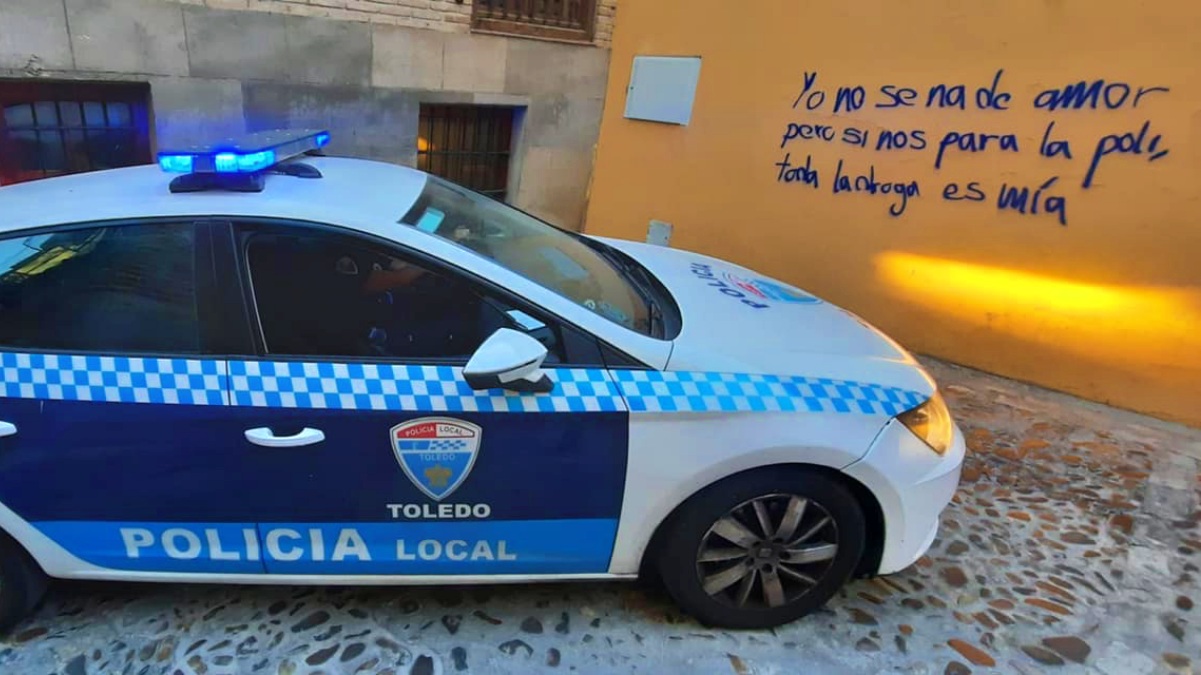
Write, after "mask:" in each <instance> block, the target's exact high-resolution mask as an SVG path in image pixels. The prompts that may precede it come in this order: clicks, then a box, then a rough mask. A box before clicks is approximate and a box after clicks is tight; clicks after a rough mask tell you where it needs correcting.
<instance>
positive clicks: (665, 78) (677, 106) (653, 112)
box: [625, 56, 701, 125]
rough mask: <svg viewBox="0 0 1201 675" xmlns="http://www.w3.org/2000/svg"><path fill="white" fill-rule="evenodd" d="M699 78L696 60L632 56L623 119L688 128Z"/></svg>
mask: <svg viewBox="0 0 1201 675" xmlns="http://www.w3.org/2000/svg"><path fill="white" fill-rule="evenodd" d="M700 77H701V59H700V57H698V56H635V57H634V69H633V70H632V71H630V86H629V88H628V89H627V90H626V113H625V116H626V117H627V118H628V119H632V120H647V121H650V122H666V123H668V124H680V125H687V124H688V122H689V120H691V119H692V103H693V101H694V100H695V99H696V84H697V82H698V81H699V80H700Z"/></svg>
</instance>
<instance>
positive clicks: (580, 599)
mask: <svg viewBox="0 0 1201 675" xmlns="http://www.w3.org/2000/svg"><path fill="white" fill-rule="evenodd" d="M930 366H931V369H932V372H933V373H934V375H935V377H936V378H937V379H938V380H939V382H940V383H941V384H942V385H943V388H944V391H945V392H946V396H947V400H948V402H949V404H950V406H951V408H952V410H953V412H954V413H955V415H956V417H957V419H958V420H959V421H960V425H961V427H962V428H963V430H964V432H965V433H966V434H967V435H968V439H969V440H968V445H969V448H970V450H969V455H968V460H967V465H966V467H965V470H964V475H963V484H962V486H961V489H960V491H959V493H958V495H957V496H956V498H955V501H954V503H953V504H952V505H951V506H950V507H948V509H947V511H946V512H945V513H944V516H943V523H942V530H941V535H940V536H939V538H938V540H937V541H936V542H935V544H934V547H933V548H932V549H931V550H930V552H929V554H928V555H927V556H926V557H924V558H922V559H921V560H920V561H919V562H918V564H917V565H915V566H913V567H912V568H910V569H908V570H906V571H904V572H902V573H900V574H897V575H894V576H891V577H888V578H882V579H875V580H865V581H859V582H856V583H854V584H852V585H851V586H850V587H848V588H847V589H846V591H845V592H844V593H843V594H842V595H841V596H840V597H838V598H836V599H834V600H833V601H831V602H830V603H829V605H828V606H827V607H826V608H825V609H824V610H822V611H820V612H818V613H817V614H815V615H812V616H810V617H808V618H806V619H803V620H801V621H798V622H796V623H794V624H791V625H788V626H785V627H783V628H779V629H776V630H774V631H759V632H734V631H724V630H709V629H706V628H704V627H703V626H700V625H698V624H697V623H696V622H694V621H692V620H690V619H688V618H687V617H684V616H682V615H680V614H679V613H678V612H677V611H676V610H675V609H674V608H673V606H672V605H671V603H670V602H669V601H667V600H666V599H665V598H664V597H662V595H660V594H659V593H658V592H657V591H655V590H653V589H644V588H641V587H640V586H638V585H634V584H616V583H613V584H564V585H559V584H542V585H531V586H520V587H509V586H489V587H470V588H463V587H443V588H350V589H340V588H294V587H220V586H159V585H136V584H80V583H66V582H60V583H57V584H56V585H55V586H54V587H53V589H52V591H51V594H50V596H49V598H48V600H47V601H46V603H45V604H44V606H43V607H42V608H41V609H40V610H39V611H38V613H37V614H36V616H34V617H33V618H32V619H30V620H28V621H26V622H25V623H24V624H22V625H21V626H19V627H18V628H17V629H16V630H15V631H14V632H13V633H12V635H11V636H10V637H9V638H8V639H7V640H6V641H0V673H5V674H8V673H20V674H24V673H37V674H39V675H40V674H44V673H52V672H60V673H67V674H68V675H80V674H82V673H128V674H149V673H166V674H175V673H181V674H186V675H193V674H195V675H219V674H222V673H269V674H275V673H281V674H297V675H299V674H302V673H330V674H332V673H389V674H395V675H401V674H405V673H423V674H435V673H448V674H449V673H457V672H459V671H465V672H469V673H473V672H479V673H492V672H545V673H557V672H563V671H568V672H580V673H594V672H604V673H609V672H644V673H690V674H691V673H733V674H735V675H748V674H768V673H840V674H841V673H879V672H890V673H935V674H937V673H969V672H971V673H991V672H1004V673H1022V674H1033V673H1044V672H1046V673H1065V674H1067V673H1104V674H1107V675H1139V674H1143V673H1172V672H1175V673H1189V672H1192V671H1193V669H1194V668H1195V667H1196V666H1195V665H1194V664H1199V663H1201V636H1198V634H1197V631H1196V630H1194V625H1195V624H1196V623H1197V622H1198V612H1201V609H1194V607H1193V605H1194V601H1201V589H1199V584H1201V580H1199V577H1201V572H1199V571H1198V567H1197V565H1198V561H1201V556H1199V555H1198V551H1201V531H1199V530H1198V522H1199V521H1201V511H1199V510H1198V491H1199V487H1201V485H1199V484H1198V479H1199V477H1201V476H1199V474H1198V464H1197V458H1201V431H1197V430H1188V429H1185V428H1182V427H1177V426H1173V425H1169V424H1165V423H1161V422H1157V421H1155V420H1151V419H1149V418H1146V417H1141V416H1138V415H1134V414H1131V413H1127V412H1123V411H1118V410H1114V409H1110V408H1105V407H1103V406H1099V405H1095V404H1090V403H1084V402H1081V401H1078V400H1076V399H1072V398H1070V397H1067V396H1062V395H1059V394H1054V393H1050V392H1046V391H1043V390H1039V389H1035V388H1032V387H1027V386H1025V385H1021V384H1017V383H1014V382H1011V381H1007V380H1003V379H1001V378H997V377H993V376H989V375H984V374H981V373H977V372H974V371H970V370H966V369H962V368H956V367H953V366H947V365H944V364H940V363H931V364H930Z"/></svg>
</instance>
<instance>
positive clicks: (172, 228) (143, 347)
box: [0, 222, 201, 353]
mask: <svg viewBox="0 0 1201 675" xmlns="http://www.w3.org/2000/svg"><path fill="white" fill-rule="evenodd" d="M195 256H196V247H195V228H194V227H193V225H192V223H191V222H174V223H172V222H166V223H153V224H127V225H111V226H103V227H82V228H81V227H71V228H69V229H62V230H57V231H50V232H44V233H39V234H32V235H30V234H27V235H20V236H15V237H6V238H3V239H0V348H16V349H35V350H48V351H71V352H118V353H138V352H149V353H197V352H199V351H201V344H200V343H201V338H200V330H199V323H200V322H199V318H198V307H197V279H196V262H195V261H196V258H195Z"/></svg>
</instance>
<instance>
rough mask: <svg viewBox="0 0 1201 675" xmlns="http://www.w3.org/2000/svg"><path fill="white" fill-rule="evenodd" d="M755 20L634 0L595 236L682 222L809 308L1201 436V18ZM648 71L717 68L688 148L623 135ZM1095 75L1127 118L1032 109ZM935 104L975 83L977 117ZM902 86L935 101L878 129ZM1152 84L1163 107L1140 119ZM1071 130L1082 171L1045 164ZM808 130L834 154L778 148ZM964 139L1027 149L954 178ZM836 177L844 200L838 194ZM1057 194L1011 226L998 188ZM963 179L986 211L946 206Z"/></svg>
mask: <svg viewBox="0 0 1201 675" xmlns="http://www.w3.org/2000/svg"><path fill="white" fill-rule="evenodd" d="M753 5H754V6H753V7H752V6H751V5H750V4H747V3H740V2H730V1H729V0H622V3H621V5H620V11H619V12H618V13H617V16H618V19H617V28H616V32H615V35H614V43H613V59H612V65H611V66H610V70H609V78H610V79H609V85H608V92H607V96H608V98H607V103H606V106H605V112H604V118H603V120H602V124H601V135H600V141H599V145H598V149H597V158H596V167H595V171H594V176H593V183H592V189H591V196H590V202H589V209H588V214H587V220H586V231H587V232H589V233H592V234H600V235H608V236H618V237H626V238H632V239H639V240H642V239H644V238H645V236H646V231H647V226H648V221H649V220H650V219H652V218H654V219H659V220H665V221H668V222H670V223H671V224H672V225H673V226H674V234H673V237H672V241H671V245H672V246H673V247H678V248H685V249H692V250H697V251H701V252H704V253H708V254H711V255H716V256H719V257H723V258H726V259H730V260H733V261H735V262H738V263H740V264H744V265H747V266H749V267H753V268H755V269H758V270H760V271H762V272H764V273H766V274H769V275H772V276H776V277H779V278H782V279H784V280H787V281H789V282H792V283H794V284H797V285H799V286H801V287H804V288H807V289H809V290H811V291H813V292H816V293H818V294H819V295H822V296H824V297H826V298H827V299H829V300H831V301H833V302H835V303H838V304H841V305H843V306H845V307H847V308H849V309H851V310H853V311H855V312H857V313H859V314H861V315H863V316H864V317H865V318H867V319H868V320H870V321H872V322H873V323H875V324H876V325H878V326H880V327H881V328H882V329H884V330H886V331H887V332H889V333H890V334H892V335H893V336H894V337H896V338H897V339H898V340H900V341H901V342H902V343H904V344H905V345H907V346H908V347H910V348H911V349H913V350H915V351H917V352H920V353H927V354H932V355H936V356H940V357H943V358H946V359H949V360H951V361H955V362H959V363H963V364H967V365H971V366H975V367H979V368H982V369H985V370H989V371H993V372H996V373H1000V374H1003V375H1007V376H1010V377H1015V378H1018V379H1022V380H1028V381H1032V382H1036V383H1039V384H1042V385H1045V386H1049V387H1052V388H1056V389H1060V390H1064V391H1069V392H1072V393H1075V394H1078V395H1081V396H1084V397H1087V398H1092V399H1096V400H1100V401H1105V402H1108V403H1112V404H1114V405H1118V406H1123V407H1128V408H1132V409H1137V410H1140V411H1144V412H1147V413H1151V414H1154V415H1157V416H1160V417H1163V418H1167V419H1173V420H1180V421H1185V422H1187V423H1191V424H1193V425H1201V199H1199V195H1201V38H1199V37H1198V36H1201V2H1196V0H1164V1H1162V2H1156V3H1127V2H1113V1H1112V0H1111V1H1109V2H1104V1H1100V0H1007V1H1006V2H990V3H963V4H959V5H957V4H955V3H947V2H945V0H909V1H908V2H895V0H858V1H856V2H838V1H835V0H825V1H824V2H805V3H800V2H794V1H791V0H768V1H767V2H759V3H753ZM638 54H643V55H660V56H672V55H675V56H681V55H687V56H697V55H699V56H701V57H702V67H701V75H700V84H699V86H698V89H697V99H696V104H695V107H694V109H693V116H692V121H691V123H690V125H689V126H687V127H680V126H673V125H666V124H658V123H652V122H643V121H634V120H627V119H624V117H623V112H624V108H625V98H626V87H627V85H628V84H629V75H630V68H631V64H632V59H633V57H634V56H635V55H638ZM1002 69H1003V71H1004V72H1003V74H1002V75H1001V78H1000V82H999V86H998V87H997V88H996V93H997V94H1002V93H1008V94H1009V95H1010V98H1008V99H1004V98H997V97H991V96H983V97H980V99H979V102H980V103H983V104H984V105H985V108H983V109H982V108H980V107H978V99H977V94H978V92H977V90H978V89H980V88H982V87H988V86H989V85H990V84H991V83H992V81H993V78H994V76H995V75H996V73H997V71H998V70H1002ZM806 73H809V78H810V79H811V80H812V81H811V83H810V84H811V86H810V88H809V92H808V93H807V94H806V95H805V96H802V97H800V99H799V104H798V105H796V107H795V108H794V102H797V101H798V95H799V94H801V92H802V90H803V89H804V87H805V84H806ZM1098 79H1104V80H1105V81H1106V83H1107V84H1110V83H1124V84H1125V85H1128V86H1129V88H1130V92H1131V93H1130V94H1129V96H1128V97H1127V98H1126V100H1125V102H1124V103H1123V102H1122V101H1121V98H1122V93H1123V91H1125V89H1124V88H1123V87H1122V86H1120V85H1118V86H1114V87H1112V88H1110V89H1109V94H1110V100H1111V102H1113V103H1115V104H1121V105H1120V106H1118V107H1117V108H1116V109H1109V108H1108V107H1107V106H1106V104H1105V103H1103V102H1102V103H1099V104H1098V106H1097V109H1091V108H1090V107H1087V105H1086V107H1084V108H1083V109H1060V110H1054V111H1051V110H1047V109H1042V108H1038V107H1036V106H1035V102H1036V100H1038V99H1039V95H1040V92H1043V91H1044V90H1046V89H1050V88H1053V87H1063V86H1064V85H1068V84H1072V83H1077V82H1080V81H1081V80H1085V81H1088V82H1090V83H1091V82H1093V81H1095V80H1098ZM939 84H945V85H947V88H948V89H951V88H953V87H954V86H955V85H957V84H964V85H966V87H965V93H966V96H965V97H964V100H965V109H962V110H961V109H959V108H958V107H953V105H949V107H945V108H940V107H939V106H938V103H937V102H935V104H934V105H933V106H932V107H927V105H926V104H927V96H928V94H929V90H930V88H931V87H934V86H936V85H939ZM888 85H891V86H892V88H891V89H890V91H895V92H897V94H898V95H899V96H901V97H902V98H906V97H908V94H906V93H901V92H902V90H903V89H904V88H906V87H910V88H912V89H914V90H916V94H915V95H914V96H913V98H912V102H913V104H914V105H912V106H900V105H898V106H897V107H892V108H885V107H877V104H880V103H889V102H892V101H893V100H894V99H893V97H891V96H887V95H885V94H882V92H881V88H882V87H884V86H888ZM856 86H862V87H863V88H864V105H863V107H862V108H860V109H857V110H853V111H852V110H846V109H843V110H840V111H838V112H834V110H833V107H834V104H835V101H836V98H837V91H838V89H839V87H847V88H853V87H856ZM1152 87H1166V88H1168V89H1169V91H1167V92H1163V91H1152V92H1146V93H1144V95H1143V96H1142V97H1141V98H1140V99H1139V100H1138V105H1137V107H1136V106H1134V100H1135V98H1136V95H1137V93H1138V90H1139V89H1140V88H1143V89H1144V90H1145V89H1149V88H1152ZM819 91H822V92H825V98H824V101H822V100H821V97H820V96H813V97H812V98H810V96H809V95H810V94H814V93H815V92H819ZM849 91H853V89H849ZM953 96H954V93H953V91H952V92H951V93H950V94H949V97H948V101H947V103H948V104H953V103H954V100H953ZM1046 98H1047V97H1046V96H1044V97H1043V100H1044V102H1045V99H1046ZM990 102H991V103H993V104H994V105H996V106H1001V107H1004V108H1006V109H1003V110H1002V109H997V108H996V107H989V104H990ZM844 103H845V101H844ZM809 106H812V107H813V110H809V109H808V107H809ZM1052 122H1054V128H1053V130H1052V131H1051V134H1050V138H1051V140H1058V141H1067V142H1068V143H1070V145H1069V146H1068V147H1069V150H1070V152H1071V158H1070V159H1069V158H1067V157H1065V156H1063V155H1062V154H1057V155H1056V156H1053V157H1047V156H1043V154H1042V152H1040V145H1041V141H1042V139H1043V135H1044V133H1045V131H1046V129H1047V126H1048V125H1049V124H1050V123H1052ZM1146 122H1149V123H1150V126H1149V128H1148V131H1147V132H1146V134H1145V135H1144V136H1143V138H1142V139H1141V141H1139V140H1138V139H1137V137H1138V134H1139V131H1140V129H1141V128H1142V127H1143V125H1144V123H1146ZM790 124H797V125H801V124H808V125H826V126H829V127H832V128H833V134H834V138H833V140H831V141H825V140H820V139H805V138H801V137H797V138H795V139H793V140H791V141H789V142H788V143H787V144H786V145H785V147H783V148H781V143H782V141H783V139H784V137H785V136H786V135H787V132H788V130H789V125H790ZM848 129H855V130H858V131H860V132H862V133H863V134H865V135H866V136H867V138H868V141H867V147H860V146H858V145H854V144H852V143H848V142H845V141H846V140H852V141H853V140H855V134H854V133H853V132H848V131H847V130H848ZM885 130H890V131H894V132H895V131H904V132H906V140H907V141H911V139H912V136H913V135H912V132H913V131H922V132H924V134H921V136H923V137H924V139H925V148H924V149H914V148H912V147H906V148H904V149H887V148H881V149H877V146H876V144H877V139H878V138H879V137H880V135H881V132H882V131H885ZM794 131H796V129H794ZM970 132H974V133H977V134H980V133H989V134H1013V135H1014V141H1015V142H1016V145H1017V151H1012V150H1002V149H1001V148H1000V147H998V142H997V141H996V140H989V141H988V145H987V147H985V148H984V149H983V150H979V151H976V152H970V151H967V150H961V149H960V148H959V144H960V142H957V141H955V140H954V139H955V137H954V136H952V137H951V138H950V141H949V145H948V147H947V149H946V151H945V152H944V154H943V158H942V165H941V167H940V168H937V169H936V168H935V166H934V165H935V162H936V160H937V155H938V149H939V147H940V145H941V144H942V142H943V141H944V139H946V137H947V134H948V133H958V134H960V137H963V136H965V135H967V134H968V133H970ZM1126 133H1133V136H1130V137H1125V138H1122V134H1126ZM1110 135H1116V136H1110ZM1107 137H1109V140H1105V139H1106V138H1107ZM844 139H845V140H844ZM962 143H963V144H964V145H967V144H968V141H966V140H965V141H962ZM1099 143H1104V144H1105V146H1106V147H1107V148H1112V147H1117V146H1120V147H1121V148H1122V149H1124V150H1131V152H1119V151H1115V152H1112V153H1109V154H1108V155H1106V156H1105V157H1103V158H1102V159H1101V160H1100V161H1099V164H1098V165H1097V168H1096V172H1095V175H1094V177H1093V181H1092V185H1091V187H1089V188H1087V189H1086V188H1084V187H1083V182H1084V180H1085V177H1086V174H1087V173H1088V170H1089V167H1090V164H1091V163H1092V159H1093V155H1094V153H1095V151H1096V149H1097V147H1098V144H1099ZM978 144H979V143H978V140H977V145H978ZM918 145H920V143H918ZM1058 147H1062V146H1058ZM1163 151H1167V154H1163V155H1160V153H1162V152H1163ZM1046 152H1047V153H1052V152H1053V151H1052V150H1051V149H1050V148H1048V149H1047V150H1046ZM1054 152H1058V150H1057V151H1054ZM786 154H788V155H789V156H790V159H791V163H792V164H793V165H804V164H805V163H806V161H807V158H811V159H809V160H808V161H810V162H811V167H812V168H813V169H815V170H816V171H817V181H818V185H817V187H813V186H811V185H808V184H806V183H805V182H804V181H803V180H802V181H797V182H792V183H787V182H781V181H780V180H779V179H780V174H779V167H777V166H776V164H777V163H778V162H780V161H782V160H783V158H784V157H785V155H786ZM1157 155H1160V156H1158V157H1157ZM840 160H841V161H842V162H843V168H842V173H843V174H844V175H845V176H846V177H847V178H848V184H847V185H846V186H845V187H849V188H850V190H848V191H839V192H837V193H835V192H834V190H835V188H836V187H840V186H839V185H838V184H837V183H836V180H835V173H836V167H837V164H838V162H839V161H840ZM873 167H874V170H875V177H876V180H877V181H879V182H880V183H901V184H903V185H904V186H910V185H911V184H912V183H914V182H915V183H916V186H917V190H918V191H919V195H917V196H912V197H909V198H908V199H907V203H905V204H904V209H903V212H901V213H900V215H896V216H894V215H891V214H890V209H891V210H892V211H893V212H898V211H901V203H902V202H901V199H900V198H899V197H898V196H897V195H895V194H887V195H885V194H874V195H873V194H868V193H867V192H862V191H855V187H856V186H855V177H856V176H859V175H862V174H866V173H868V172H869V171H870V170H871V169H872V168H873ZM798 173H799V172H798ZM1052 178H1057V180H1056V181H1055V182H1054V183H1052V185H1051V186H1050V187H1049V188H1047V189H1046V190H1043V191H1042V192H1041V193H1040V194H1039V195H1038V197H1039V199H1038V212H1037V213H1033V212H1031V209H1030V208H1029V207H1028V208H1027V211H1028V212H1027V213H1026V214H1022V213H1019V212H1017V211H1016V210H1013V209H999V208H998V193H999V192H1000V190H1001V187H1002V184H1006V185H1009V186H1022V187H1029V188H1030V197H1031V198H1033V197H1034V196H1035V192H1036V191H1037V190H1038V188H1039V186H1040V185H1042V184H1044V183H1045V182H1047V181H1049V180H1050V179H1052ZM862 182H864V183H866V181H862ZM951 183H954V184H956V185H957V186H958V187H957V188H956V189H957V192H956V193H954V195H952V196H962V195H965V194H970V195H972V196H975V195H976V193H975V192H970V193H969V192H968V190H967V184H968V183H975V184H976V186H975V187H977V188H978V190H979V191H980V193H981V194H982V195H983V200H982V201H972V200H969V199H963V200H951V199H947V198H945V197H944V191H945V190H947V189H948V187H947V186H948V184H951ZM909 189H912V188H909ZM1049 200H1050V201H1049ZM1061 200H1062V201H1061ZM1059 205H1062V206H1063V208H1064V210H1065V212H1066V213H1065V222H1066V224H1061V223H1060V222H1059V220H1060V218H1059V215H1058V213H1057V212H1056V209H1057V208H1058V207H1059Z"/></svg>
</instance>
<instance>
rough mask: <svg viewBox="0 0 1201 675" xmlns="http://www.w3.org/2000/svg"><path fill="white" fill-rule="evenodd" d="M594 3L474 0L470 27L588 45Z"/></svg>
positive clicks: (578, 0) (591, 0) (581, 0)
mask: <svg viewBox="0 0 1201 675" xmlns="http://www.w3.org/2000/svg"><path fill="white" fill-rule="evenodd" d="M595 18H596V0H474V1H473V2H472V4H471V25H472V28H474V29H475V30H479V31H486V32H495V33H508V34H510V35H525V36H528V37H537V38H548V39H552V40H571V41H575V42H591V41H592V29H593V25H594V24H595V23H596V22H595Z"/></svg>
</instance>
